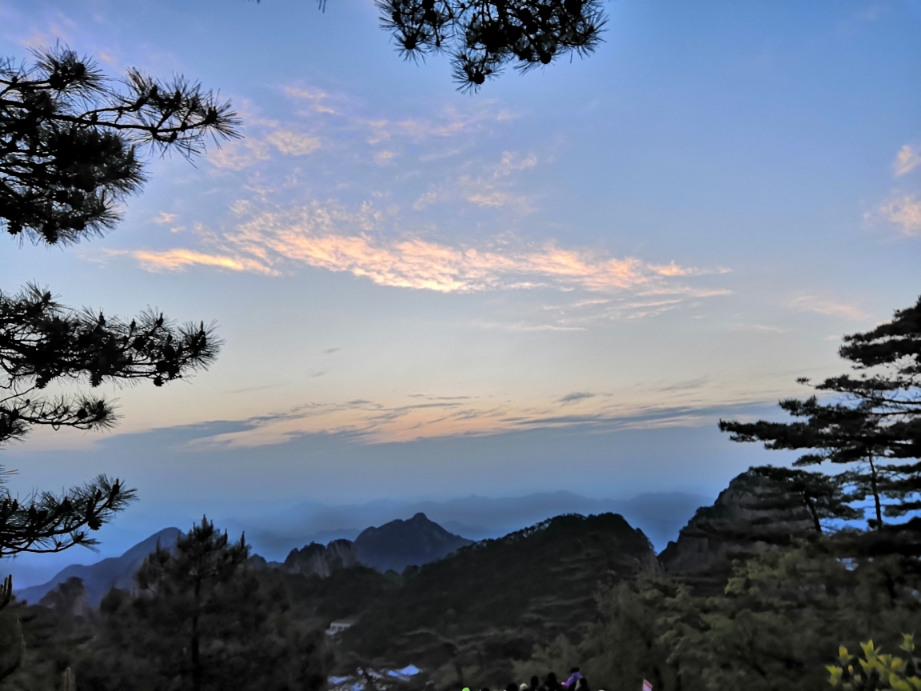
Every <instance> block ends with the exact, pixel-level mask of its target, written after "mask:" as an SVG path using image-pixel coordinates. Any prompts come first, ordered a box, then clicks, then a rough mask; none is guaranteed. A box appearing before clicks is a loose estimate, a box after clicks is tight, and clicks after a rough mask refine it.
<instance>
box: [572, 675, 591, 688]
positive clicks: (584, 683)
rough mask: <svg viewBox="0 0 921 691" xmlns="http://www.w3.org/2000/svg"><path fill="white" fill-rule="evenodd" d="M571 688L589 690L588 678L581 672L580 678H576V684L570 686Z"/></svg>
mask: <svg viewBox="0 0 921 691" xmlns="http://www.w3.org/2000/svg"><path fill="white" fill-rule="evenodd" d="M569 688H570V689H571V691H589V688H588V679H586V678H585V677H583V676H582V675H581V674H580V675H579V678H578V679H576V681H575V685H574V686H570V687H569Z"/></svg>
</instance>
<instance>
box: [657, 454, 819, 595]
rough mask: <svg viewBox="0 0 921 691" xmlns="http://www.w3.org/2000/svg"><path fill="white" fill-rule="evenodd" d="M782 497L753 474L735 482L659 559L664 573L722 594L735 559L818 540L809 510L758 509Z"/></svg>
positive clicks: (680, 534)
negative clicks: (802, 540)
mask: <svg viewBox="0 0 921 691" xmlns="http://www.w3.org/2000/svg"><path fill="white" fill-rule="evenodd" d="M777 491H778V489H777V487H776V486H773V485H772V484H771V481H770V480H768V479H767V478H765V477H762V476H759V475H755V474H754V473H751V472H745V473H742V474H741V475H738V476H736V477H735V478H733V480H732V481H731V482H730V483H729V486H728V487H727V488H726V489H724V490H723V491H722V492H721V493H720V495H719V497H717V499H716V501H715V502H714V503H713V505H712V506H706V507H702V508H700V509H698V510H697V513H696V514H694V517H693V518H691V520H690V521H689V522H688V524H687V525H686V526H685V527H684V528H682V529H681V532H680V533H679V534H678V539H677V540H676V541H674V542H669V543H668V546H667V547H666V548H665V550H664V551H663V552H662V553H661V554H660V555H659V561H660V563H661V564H662V566H663V567H664V569H665V571H666V572H667V573H669V574H671V575H675V576H679V577H683V578H685V579H686V580H688V581H690V582H692V583H693V584H695V585H698V586H702V587H706V588H708V589H710V588H720V587H721V584H722V583H725V580H726V578H728V576H729V575H730V573H731V571H732V561H733V560H734V559H739V558H743V557H745V556H747V555H750V554H752V553H753V552H754V551H756V550H759V549H764V548H766V547H768V546H769V545H772V544H777V543H779V542H784V541H789V539H791V538H798V537H808V536H809V535H814V534H815V528H814V526H813V522H812V520H811V518H810V516H809V514H808V513H807V511H806V509H805V508H803V509H801V510H796V509H792V510H783V511H781V510H777V509H760V508H758V503H759V502H758V500H759V498H760V497H763V496H764V495H765V494H766V493H768V492H771V493H772V496H773V495H775V494H776V492H777ZM775 503H776V502H775Z"/></svg>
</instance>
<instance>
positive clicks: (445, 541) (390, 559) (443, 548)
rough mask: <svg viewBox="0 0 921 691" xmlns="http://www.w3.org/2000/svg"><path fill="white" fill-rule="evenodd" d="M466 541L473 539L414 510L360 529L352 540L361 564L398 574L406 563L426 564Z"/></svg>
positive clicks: (446, 554)
mask: <svg viewBox="0 0 921 691" xmlns="http://www.w3.org/2000/svg"><path fill="white" fill-rule="evenodd" d="M470 544H473V540H468V539H467V538H464V537H461V536H460V535H454V534H453V533H449V532H448V531H447V530H445V529H444V528H442V527H441V526H440V525H438V524H437V523H434V522H432V521H430V520H429V519H428V518H427V517H426V515H425V514H424V513H417V514H416V515H415V516H413V517H412V518H410V519H409V520H407V521H403V520H400V519H397V520H395V521H390V522H389V523H385V524H384V525H382V526H380V527H379V528H368V529H366V530H364V531H362V533H361V534H360V535H359V536H358V537H357V538H356V540H355V552H356V553H357V555H358V559H359V561H360V562H361V563H362V564H364V565H365V566H370V567H372V568H374V569H377V570H378V571H381V572H385V571H390V570H393V571H396V572H397V573H401V572H402V571H403V569H405V568H406V567H407V566H410V565H413V566H421V565H423V564H428V563H429V562H432V561H435V560H436V559H441V558H442V557H446V556H448V555H449V554H451V553H452V552H456V551H457V550H459V549H460V548H461V547H466V546H467V545H470Z"/></svg>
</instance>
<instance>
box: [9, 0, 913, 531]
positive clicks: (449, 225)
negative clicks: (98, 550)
mask: <svg viewBox="0 0 921 691" xmlns="http://www.w3.org/2000/svg"><path fill="white" fill-rule="evenodd" d="M605 7H606V12H607V14H608V22H607V25H606V30H605V33H604V42H603V43H602V44H601V45H600V46H599V48H598V50H597V51H596V52H595V53H594V54H593V55H591V56H590V57H588V58H586V59H581V58H578V57H577V58H575V59H573V60H569V59H564V60H560V61H558V62H557V63H555V64H553V65H551V66H549V67H546V68H543V69H537V70H534V71H531V72H529V73H527V74H525V75H521V74H518V73H516V72H515V71H514V70H509V71H507V73H505V74H503V75H502V76H501V77H500V78H499V79H497V80H494V81H491V82H488V83H487V84H486V85H485V86H484V87H483V88H482V89H481V90H480V91H479V93H475V94H471V93H463V92H460V91H458V90H457V88H456V84H454V83H453V82H452V79H451V74H450V65H449V63H448V61H447V59H446V58H443V57H439V56H430V57H428V58H427V59H426V60H425V61H421V62H418V63H413V62H407V61H405V60H403V59H402V58H401V57H400V56H399V55H398V54H397V52H396V50H395V48H394V45H393V43H392V41H391V39H390V37H389V36H388V34H387V33H386V32H384V31H383V30H381V29H380V28H379V22H378V17H377V10H376V8H375V6H374V4H373V2H371V1H370V0H330V2H329V3H328V5H327V8H326V10H325V12H320V11H319V10H318V9H317V7H316V4H315V3H313V2H310V1H309V0H263V2H261V3H254V2H244V1H242V0H240V1H237V0H220V1H218V0H201V1H200V2H196V3H186V2H178V1H176V0H158V1H157V2H148V1H147V0H135V1H133V2H131V3H124V2H121V3H119V2H114V0H112V1H110V0H74V1H73V2H70V3H67V4H61V3H58V2H52V1H46V0H29V1H28V2H27V3H23V2H13V1H11V0H0V49H2V53H0V54H2V55H6V56H9V57H11V58H14V59H17V60H27V59H29V51H30V50H32V49H37V48H41V47H43V46H49V45H54V44H55V43H56V42H60V43H61V44H63V45H67V46H69V47H71V48H74V49H75V50H77V51H78V52H80V53H81V54H87V55H90V56H94V57H95V59H96V60H97V61H98V63H99V66H100V67H101V68H102V69H103V70H104V71H105V72H106V73H107V74H109V75H111V76H112V77H118V76H119V75H120V74H123V73H124V71H125V70H126V69H127V68H129V67H137V68H139V69H140V70H142V71H144V72H146V73H148V74H150V75H153V76H156V77H161V78H167V77H170V76H171V75H174V74H182V75H185V76H186V77H188V78H189V79H191V80H195V81H199V82H201V83H202V84H203V85H205V86H206V87H207V88H211V89H214V90H215V91H219V92H220V94H221V96H222V97H224V98H228V99H230V100H231V101H232V103H233V105H234V108H235V109H236V111H237V112H238V113H239V115H240V117H241V119H242V121H243V126H242V128H241V133H242V134H243V135H244V137H243V138H242V139H240V140H238V141H234V142H230V143H225V144H224V145H222V146H221V147H219V148H218V147H214V146H210V147H209V148H208V151H207V153H206V154H205V155H204V156H202V157H201V158H198V159H196V160H195V161H193V162H189V161H187V160H185V159H183V158H182V157H181V156H172V157H167V158H153V159H152V160H151V161H150V164H149V175H150V180H149V182H148V183H147V184H146V186H145V187H144V189H143V191H142V192H141V193H140V194H139V195H137V196H134V197H132V198H130V199H129V200H128V201H127V203H126V205H125V207H124V209H123V220H122V221H121V223H120V224H119V225H118V227H117V228H116V229H115V230H113V231H112V232H111V233H110V234H108V235H107V236H106V237H104V238H100V239H93V240H91V241H86V242H83V243H81V244H79V245H77V246H75V247H68V248H64V249H62V248H47V247H41V246H32V245H29V244H24V245H22V244H20V243H18V242H17V241H15V240H14V239H12V238H9V237H6V238H0V276H2V284H0V289H2V290H7V291H14V290H16V289H17V288H18V287H20V286H22V285H24V284H25V283H26V282H29V281H34V282H36V283H38V284H39V285H41V286H46V287H48V288H49V289H51V290H52V291H53V292H54V293H55V294H56V295H58V296H60V299H61V301H62V302H64V303H66V304H69V305H73V306H75V307H82V306H90V307H94V308H102V309H104V310H105V311H106V312H107V313H111V314H119V315H123V316H129V315H131V314H134V313H137V312H139V311H141V310H143V309H145V308H146V307H149V306H152V307H155V308H157V309H160V310H162V311H163V312H164V313H165V314H167V315H168V316H169V317H171V318H173V319H176V320H178V321H186V320H192V321H195V322H198V321H205V322H206V323H210V322H214V323H215V324H216V326H217V330H218V333H219V334H220V336H221V338H222V339H223V340H224V341H225V345H224V346H223V348H222V351H221V353H220V357H219V359H218V361H217V362H216V364H215V365H214V366H213V367H212V368H211V369H210V370H209V371H207V372H203V373H200V374H198V375H196V376H194V377H192V378H191V379H189V380H188V381H183V382H179V383H174V384H171V385H169V386H167V387H163V388H162V389H157V388H154V387H153V386H136V387H129V388H108V389H105V393H107V394H111V395H112V396H113V397H115V398H116V399H117V400H118V404H119V406H120V408H119V411H120V415H121V420H120V423H119V425H118V426H117V427H116V428H115V429H114V430H112V431H109V432H106V433H82V432H72V431H59V432H37V433H34V434H32V435H31V436H30V437H29V438H28V439H27V440H26V441H25V442H23V443H19V444H15V445H10V446H8V447H6V448H5V449H3V450H2V456H0V460H2V462H3V464H4V465H5V466H6V467H7V468H14V469H17V470H18V475H16V476H14V477H12V478H11V479H10V485H11V487H12V489H13V490H14V491H18V492H23V493H27V492H28V491H30V490H32V489H34V488H41V489H59V488H65V487H67V486H70V485H73V484H78V483H80V482H83V481H86V480H88V479H90V478H92V477H93V476H95V475H96V474H98V473H101V472H105V473H109V474H111V475H114V476H117V477H121V478H124V479H125V480H126V481H127V482H128V484H129V485H131V486H133V487H136V488H137V489H138V492H139V495H140V501H139V502H138V503H137V504H136V505H135V506H133V507H132V508H130V509H129V510H128V511H126V512H125V514H124V515H123V516H121V517H119V518H118V524H119V525H118V528H117V530H116V529H115V528H114V527H113V530H115V532H111V533H109V534H111V535H113V536H115V537H113V539H112V541H111V544H112V545H114V546H120V545H121V544H123V543H124V541H125V540H128V541H129V542H130V540H129V538H131V539H133V538H135V537H136V539H135V540H134V541H138V540H140V539H143V538H144V537H146V535H147V534H149V532H152V531H153V530H155V529H157V527H162V526H163V525H165V524H167V523H177V522H178V523H182V522H185V521H187V520H190V517H195V516H200V515H201V514H202V513H203V512H209V513H210V514H211V515H225V516H229V515H232V514H234V513H235V512H236V513H238V514H240V513H246V512H250V513H253V512H258V511H261V510H264V509H265V507H267V506H272V507H277V506H281V505H284V504H290V505H294V504H296V503H297V502H299V501H304V500H315V501H324V502H328V503H355V502H362V501H371V500H374V499H380V498H400V499H407V498H411V499H423V498H432V499H447V498H452V497H460V496H464V495H468V494H472V493H475V494H480V495H484V496H495V497H499V496H517V495H522V494H525V493H528V492H537V491H548V490H556V489H565V490H570V491H574V492H578V493H581V494H584V495H586V496H592V497H628V496H631V495H634V494H638V493H640V492H648V491H663V492H667V491H682V490H684V491H692V492H698V493H705V494H708V495H710V496H715V495H716V493H717V492H718V491H719V490H720V489H721V488H723V487H725V485H726V484H727V483H728V481H729V480H730V479H731V478H732V477H733V476H734V475H736V474H737V473H739V472H741V471H743V470H745V468H747V467H748V466H749V465H752V464H762V463H768V462H785V461H788V460H789V458H785V457H783V456H780V455H777V454H771V453H768V452H765V451H763V450H760V449H758V448H755V447H751V446H741V445H738V444H733V443H732V442H730V441H729V440H728V439H727V438H726V437H725V436H724V435H721V434H720V433H719V431H718V429H717V428H716V423H717V421H718V420H719V419H721V418H722V419H755V418H757V417H759V416H762V417H763V416H774V417H776V416H777V412H776V402H777V401H778V400H779V399H780V398H783V397H787V396H803V395H808V393H809V391H808V389H805V388H804V387H802V386H801V385H798V384H796V381H795V380H796V379H797V378H798V377H812V378H814V379H818V378H821V377H823V376H828V375H833V374H838V373H841V372H842V371H843V369H844V368H845V365H844V363H843V362H842V361H841V360H840V359H839V358H838V356H837V348H838V346H839V345H840V342H841V340H840V339H841V336H842V335H844V334H848V333H854V332H857V331H863V330H867V329H870V328H872V327H873V326H874V325H876V324H878V323H880V322H882V321H886V320H887V319H889V318H890V317H891V315H892V312H893V311H894V310H896V309H898V308H902V307H907V306H909V305H911V304H913V303H914V301H915V300H916V299H917V297H918V295H919V293H921V282H919V280H918V279H919V275H921V274H919V270H918V267H919V260H921V90H919V89H918V88H917V85H918V84H919V83H921V42H919V41H918V40H917V37H918V35H919V33H921V2H919V1H917V0H898V1H895V0H893V1H885V0H882V1H878V2H876V1H873V0H866V1H861V2H858V1H848V0H828V1H827V2H821V3H819V2H816V3H802V2H795V1H794V0H789V1H781V2H778V1H777V0H771V1H767V0H746V1H745V2H730V1H728V0H723V1H714V0H701V1H700V2H695V3H683V2H678V1H677V0H661V1H659V2H642V1H640V0H618V1H617V2H608V3H606V5H605ZM180 527H183V526H182V525H180ZM148 529H151V530H149V531H148ZM107 530H108V528H107ZM144 531H148V532H147V533H145V532H144ZM113 548H114V547H113Z"/></svg>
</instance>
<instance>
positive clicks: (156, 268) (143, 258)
mask: <svg viewBox="0 0 921 691" xmlns="http://www.w3.org/2000/svg"><path fill="white" fill-rule="evenodd" d="M106 254H109V255H112V256H119V255H128V256H130V257H133V258H134V259H135V260H137V262H138V264H140V265H141V268H143V269H145V270H147V271H151V272H160V271H180V270H182V269H186V268H188V267H191V266H207V267H212V268H216V269H227V270H230V271H251V272H254V273H261V274H270V275H271V274H275V273H276V272H275V271H273V270H272V269H271V268H267V267H265V266H263V265H262V264H260V263H259V262H257V261H255V260H252V259H247V258H245V257H242V258H241V257H231V256H228V255H222V254H208V253H206V252H198V251H196V250H189V249H183V248H175V249H170V250H164V251H155V250H106Z"/></svg>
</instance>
